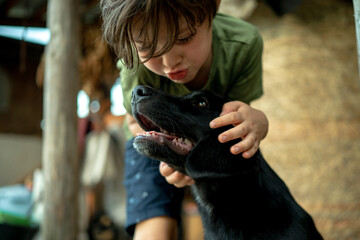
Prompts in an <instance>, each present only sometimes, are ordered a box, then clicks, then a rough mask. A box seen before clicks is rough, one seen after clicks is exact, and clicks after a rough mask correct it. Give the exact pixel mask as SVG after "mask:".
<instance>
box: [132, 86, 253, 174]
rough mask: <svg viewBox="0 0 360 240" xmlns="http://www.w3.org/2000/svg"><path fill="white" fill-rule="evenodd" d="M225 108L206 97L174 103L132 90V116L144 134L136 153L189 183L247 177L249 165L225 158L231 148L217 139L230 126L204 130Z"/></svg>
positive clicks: (145, 91) (211, 96)
mask: <svg viewBox="0 0 360 240" xmlns="http://www.w3.org/2000/svg"><path fill="white" fill-rule="evenodd" d="M225 102H226V101H225V99H224V98H222V97H220V96H218V95H216V94H214V93H212V92H209V91H198V92H193V93H191V94H188V95H185V96H180V97H177V96H172V95H168V94H165V93H163V92H160V91H157V90H155V89H153V88H150V87H147V86H138V87H136V88H134V90H133V96H132V110H133V116H134V117H135V119H136V121H137V122H138V123H139V125H140V126H141V127H142V129H144V130H145V131H146V132H144V133H140V134H138V136H137V137H136V138H135V140H134V147H135V149H136V150H137V151H138V152H140V153H141V154H143V155H146V156H148V157H150V158H154V159H157V160H160V161H164V162H166V163H167V164H169V165H170V166H172V167H174V168H175V169H176V170H178V171H180V172H182V173H185V174H187V175H189V176H190V177H192V178H193V179H199V178H208V177H210V178H214V177H225V176H228V175H229V174H230V175H233V174H234V173H239V171H240V172H246V171H248V170H249V168H253V166H252V163H251V162H250V161H249V160H246V159H243V160H239V158H241V156H240V155H239V156H235V155H233V154H231V153H230V146H232V145H233V144H234V143H235V142H234V141H230V142H228V143H224V144H223V143H220V142H219V141H218V135H219V134H220V133H222V132H223V131H225V130H226V129H228V128H230V127H231V126H228V127H223V128H219V129H211V128H210V127H209V123H210V121H211V120H213V119H214V118H216V117H218V116H219V114H220V113H221V110H222V106H223V105H224V103H225ZM237 141H238V140H237ZM250 165H251V166H250ZM239 168H240V169H239ZM241 169H242V170H241Z"/></svg>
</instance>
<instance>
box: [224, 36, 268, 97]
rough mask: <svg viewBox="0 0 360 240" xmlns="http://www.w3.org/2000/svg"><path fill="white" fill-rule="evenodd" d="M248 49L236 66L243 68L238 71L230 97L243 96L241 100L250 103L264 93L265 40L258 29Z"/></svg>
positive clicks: (230, 90)
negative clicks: (263, 58)
mask: <svg viewBox="0 0 360 240" xmlns="http://www.w3.org/2000/svg"><path fill="white" fill-rule="evenodd" d="M246 50H247V54H246V57H245V58H244V59H243V60H242V61H241V62H239V63H237V64H236V65H235V66H234V67H235V68H241V70H240V71H237V72H238V73H237V76H235V81H234V83H233V84H232V86H231V87H230V89H229V92H228V97H229V99H234V100H235V99H239V96H241V101H243V102H245V103H250V102H251V101H253V100H255V99H257V98H259V97H260V96H261V95H262V94H263V87H262V52H263V40H262V38H261V36H260V34H259V33H258V32H257V31H256V32H255V36H254V38H253V40H252V41H251V43H250V44H248V45H247V46H246ZM235 72H236V71H235Z"/></svg>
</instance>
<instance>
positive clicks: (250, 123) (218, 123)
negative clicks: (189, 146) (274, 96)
mask: <svg viewBox="0 0 360 240" xmlns="http://www.w3.org/2000/svg"><path fill="white" fill-rule="evenodd" d="M231 124H232V125H233V126H234V127H233V128H231V129H229V130H227V131H225V132H223V133H221V134H220V135H219V141H220V142H221V143H224V142H227V141H230V140H233V139H237V138H241V139H242V141H239V143H237V144H235V145H233V146H232V147H231V149H230V151H231V153H232V154H239V153H241V152H242V156H243V157H244V158H250V157H252V156H253V155H254V154H255V153H256V151H257V150H258V148H259V145H260V141H261V140H262V139H263V138H264V137H265V136H266V134H267V131H268V126H269V123H268V120H267V118H266V116H265V114H264V113H263V112H261V111H259V110H256V109H254V108H252V107H250V106H249V105H248V104H246V103H243V102H240V101H231V102H227V103H225V104H224V106H223V109H222V112H221V114H220V117H218V118H215V119H214V120H213V121H211V122H210V127H211V128H218V127H222V126H226V125H231Z"/></svg>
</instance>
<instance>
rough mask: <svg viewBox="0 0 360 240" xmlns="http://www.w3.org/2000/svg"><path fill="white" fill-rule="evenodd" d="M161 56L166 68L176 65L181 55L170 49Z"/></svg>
mask: <svg viewBox="0 0 360 240" xmlns="http://www.w3.org/2000/svg"><path fill="white" fill-rule="evenodd" d="M161 57H162V64H163V65H164V66H165V67H167V68H173V67H175V66H176V65H178V64H179V63H180V62H181V60H182V56H181V54H179V53H178V52H177V51H176V50H175V49H171V50H170V51H169V52H167V53H165V54H164V55H162V56H161Z"/></svg>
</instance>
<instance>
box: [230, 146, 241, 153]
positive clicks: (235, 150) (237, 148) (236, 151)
mask: <svg viewBox="0 0 360 240" xmlns="http://www.w3.org/2000/svg"><path fill="white" fill-rule="evenodd" d="M232 150H233V153H235V154H238V153H240V148H239V147H233V149H232Z"/></svg>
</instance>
